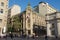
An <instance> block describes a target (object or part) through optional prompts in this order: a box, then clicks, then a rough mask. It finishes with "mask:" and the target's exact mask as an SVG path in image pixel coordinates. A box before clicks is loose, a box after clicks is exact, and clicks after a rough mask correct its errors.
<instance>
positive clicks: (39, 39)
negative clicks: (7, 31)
mask: <svg viewBox="0 0 60 40" xmlns="http://www.w3.org/2000/svg"><path fill="white" fill-rule="evenodd" d="M0 40H45V38H44V37H40V38H19V37H14V38H12V39H11V38H10V37H7V38H0ZM48 40H60V38H57V39H56V38H48Z"/></svg>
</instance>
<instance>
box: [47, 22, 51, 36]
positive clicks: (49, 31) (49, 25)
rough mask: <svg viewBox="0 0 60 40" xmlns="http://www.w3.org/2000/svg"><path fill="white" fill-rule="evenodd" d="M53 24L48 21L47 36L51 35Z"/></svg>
mask: <svg viewBox="0 0 60 40" xmlns="http://www.w3.org/2000/svg"><path fill="white" fill-rule="evenodd" d="M50 27H51V24H50V23H47V36H51V30H50Z"/></svg>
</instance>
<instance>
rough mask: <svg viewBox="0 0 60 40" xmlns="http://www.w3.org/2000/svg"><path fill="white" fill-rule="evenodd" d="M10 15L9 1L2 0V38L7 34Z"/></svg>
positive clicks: (0, 16) (0, 32) (0, 33)
mask: <svg viewBox="0 0 60 40" xmlns="http://www.w3.org/2000/svg"><path fill="white" fill-rule="evenodd" d="M7 14H8V0H4V1H3V0H0V36H4V35H5V34H6V27H7Z"/></svg>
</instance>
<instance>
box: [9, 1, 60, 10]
mask: <svg viewBox="0 0 60 40" xmlns="http://www.w3.org/2000/svg"><path fill="white" fill-rule="evenodd" d="M41 1H43V2H47V3H48V4H49V5H51V6H53V7H54V8H55V9H57V10H59V11H60V0H9V7H11V6H13V5H15V4H16V5H19V6H20V7H21V11H24V10H25V9H26V6H27V5H28V3H29V2H30V5H31V7H32V8H33V7H34V6H36V5H38V4H39V2H41Z"/></svg>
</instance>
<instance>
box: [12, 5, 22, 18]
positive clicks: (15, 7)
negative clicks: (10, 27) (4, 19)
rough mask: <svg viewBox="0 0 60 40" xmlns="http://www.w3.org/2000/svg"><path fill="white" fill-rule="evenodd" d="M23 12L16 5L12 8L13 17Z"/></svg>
mask: <svg viewBox="0 0 60 40" xmlns="http://www.w3.org/2000/svg"><path fill="white" fill-rule="evenodd" d="M20 12H21V7H20V6H18V5H14V6H13V7H12V8H11V17H12V16H14V15H16V14H19V13H20Z"/></svg>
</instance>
